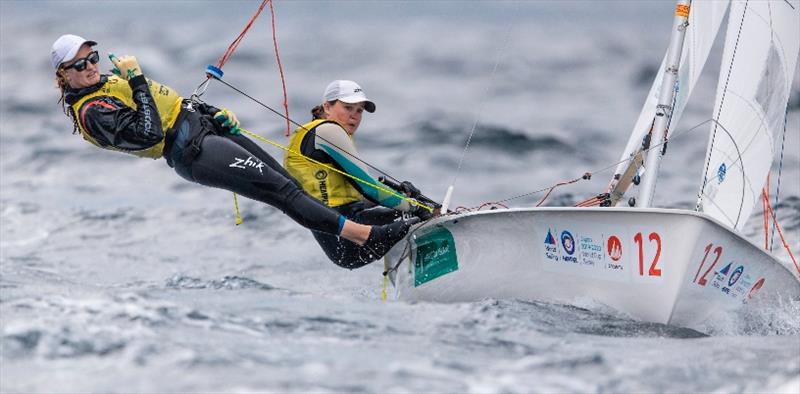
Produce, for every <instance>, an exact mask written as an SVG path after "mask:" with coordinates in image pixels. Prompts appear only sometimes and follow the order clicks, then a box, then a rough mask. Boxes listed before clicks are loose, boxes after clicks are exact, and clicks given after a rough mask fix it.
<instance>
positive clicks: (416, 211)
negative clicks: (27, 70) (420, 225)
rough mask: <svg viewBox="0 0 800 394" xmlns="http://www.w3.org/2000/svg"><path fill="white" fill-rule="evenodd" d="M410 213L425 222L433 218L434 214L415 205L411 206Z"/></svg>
mask: <svg viewBox="0 0 800 394" xmlns="http://www.w3.org/2000/svg"><path fill="white" fill-rule="evenodd" d="M410 213H411V214H412V215H414V216H416V217H418V218H419V219H420V220H422V221H423V222H424V221H426V220H428V219H430V218H432V217H433V212H432V211H429V210H427V209H425V208H424V207H421V206H419V205H416V204H413V205H412V206H411V211H410Z"/></svg>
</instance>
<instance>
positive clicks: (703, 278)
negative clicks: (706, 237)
mask: <svg viewBox="0 0 800 394" xmlns="http://www.w3.org/2000/svg"><path fill="white" fill-rule="evenodd" d="M712 248H713V249H714V261H713V262H712V263H711V265H709V266H708V269H707V270H706V272H705V273H703V276H700V271H702V270H703V265H705V263H706V259H708V254H709V252H711V249H712ZM720 257H722V246H717V247H716V248H714V244H713V243H711V244H708V245H707V246H706V254H705V255H703V261H701V262H700V266H699V267H697V273H696V274H694V280H693V281H692V282H695V283H697V284H698V285H700V286H705V285H706V284H707V283H708V280H707V279H706V277H707V276H708V274H709V273H710V272H711V270H712V269H714V266H715V265H717V262H718V261H719V258H720ZM698 276H700V278H699V279H698V278H697V277H698Z"/></svg>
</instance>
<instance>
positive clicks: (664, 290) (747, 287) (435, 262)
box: [387, 208, 800, 328]
mask: <svg viewBox="0 0 800 394" xmlns="http://www.w3.org/2000/svg"><path fill="white" fill-rule="evenodd" d="M387 258H388V262H389V266H397V269H396V270H394V271H392V272H391V277H392V279H393V283H394V284H395V289H396V293H395V296H396V297H397V298H399V299H405V300H423V301H436V302H461V301H475V300H480V299H485V298H494V299H521V300H537V301H547V302H555V303H564V304H574V303H576V302H578V303H581V304H586V301H587V299H588V300H592V301H595V302H597V303H600V304H602V305H605V306H608V307H611V308H614V309H616V310H618V311H621V312H623V313H626V314H628V315H630V316H631V317H633V318H635V319H639V320H643V321H649V322H657V323H666V324H674V325H678V326H683V327H691V328H699V327H705V326H706V324H707V323H708V321H709V319H717V318H720V317H721V316H726V315H727V316H728V317H730V315H731V314H737V313H740V312H742V311H744V310H745V309H747V308H748V305H750V304H754V302H753V301H755V300H756V299H758V300H763V301H767V302H773V301H774V302H777V300H778V299H780V298H783V299H786V298H792V299H797V298H800V281H798V279H797V278H796V277H795V276H794V274H793V273H792V272H790V271H789V270H788V269H787V268H786V267H785V266H784V265H783V264H782V263H781V262H780V261H778V260H776V259H775V258H774V257H772V256H771V255H769V254H768V253H766V252H764V251H763V250H761V249H759V248H758V247H757V246H755V245H754V244H752V243H751V242H749V241H747V240H746V239H744V238H742V237H741V236H739V235H738V234H736V233H734V232H732V231H730V230H729V229H727V228H725V227H723V226H722V225H720V224H718V223H717V222H716V221H714V220H713V219H710V218H708V217H707V216H704V215H703V214H700V213H696V212H693V211H682V210H674V209H669V210H665V209H630V208H595V209H593V208H533V209H510V210H495V211H484V212H476V213H467V214H460V215H452V216H447V217H443V218H438V219H435V220H432V221H430V222H427V223H425V224H424V225H422V226H420V227H418V228H416V229H414V230H413V231H412V232H411V233H410V235H409V236H408V237H407V239H406V240H405V241H403V242H401V243H399V244H398V245H397V246H395V248H394V249H392V251H391V252H390V253H389V255H388V256H387ZM398 264H399V265H398ZM759 304H760V302H759Z"/></svg>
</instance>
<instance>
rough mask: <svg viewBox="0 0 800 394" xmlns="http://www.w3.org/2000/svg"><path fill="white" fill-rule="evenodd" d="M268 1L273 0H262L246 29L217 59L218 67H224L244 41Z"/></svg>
mask: <svg viewBox="0 0 800 394" xmlns="http://www.w3.org/2000/svg"><path fill="white" fill-rule="evenodd" d="M267 3H271V0H264V1H262V2H261V6H259V7H258V11H256V13H255V15H253V17H252V18H250V22H248V23H247V26H245V28H244V30H242V32H241V33H239V36H238V37H236V39H235V40H233V42H232V43H231V45H230V46H228V50H227V51H225V53H224V54H223V55H222V57H221V58H219V61H217V68H219V69H222V66H224V65H225V63H227V62H228V59H229V58H230V57H231V55H233V52H234V51H235V50H236V48H237V47H238V46H239V43H240V42H242V39H243V38H244V36H245V34H247V31H248V30H250V27H251V26H253V22H255V21H256V18H258V16H259V15H260V14H261V11H263V10H264V7H265V6H266V5H267ZM270 6H271V5H270ZM209 78H211V76H209Z"/></svg>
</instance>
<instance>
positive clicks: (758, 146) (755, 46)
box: [698, 0, 800, 230]
mask: <svg viewBox="0 0 800 394" xmlns="http://www.w3.org/2000/svg"><path fill="white" fill-rule="evenodd" d="M798 50H800V1H798V0H792V1H788V0H779V1H778V0H775V1H736V2H734V3H733V4H732V6H731V12H730V16H729V19H728V31H727V36H726V40H725V49H724V52H723V58H722V65H721V68H720V76H719V82H718V85H717V97H716V100H715V104H714V115H713V119H714V121H715V122H714V123H713V124H712V125H711V134H710V136H709V145H708V149H707V153H706V162H705V166H706V170H705V174H704V178H703V186H702V189H701V191H700V195H699V198H698V209H699V210H701V211H703V212H705V213H707V214H708V215H710V216H711V217H713V218H715V219H717V220H719V221H721V222H722V223H725V224H727V225H729V226H730V227H732V228H734V229H736V230H741V229H742V227H743V226H744V224H745V222H746V221H747V219H748V217H749V216H750V213H751V212H752V209H753V206H754V205H755V203H756V201H758V197H759V194H760V193H761V189H762V187H763V186H764V183H765V181H766V179H767V176H768V174H769V170H770V166H771V164H772V161H773V158H774V155H775V147H776V138H777V137H778V136H780V135H781V133H782V132H783V128H784V120H785V116H786V104H787V101H788V99H789V92H790V88H791V83H792V77H793V75H794V70H795V66H796V64H797V56H798Z"/></svg>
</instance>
